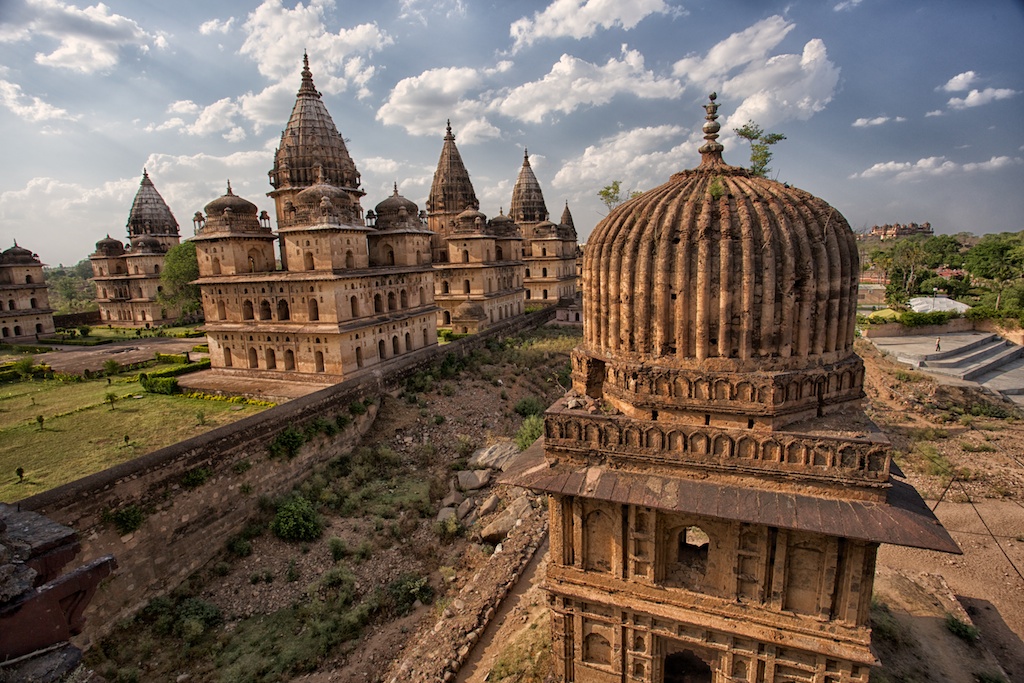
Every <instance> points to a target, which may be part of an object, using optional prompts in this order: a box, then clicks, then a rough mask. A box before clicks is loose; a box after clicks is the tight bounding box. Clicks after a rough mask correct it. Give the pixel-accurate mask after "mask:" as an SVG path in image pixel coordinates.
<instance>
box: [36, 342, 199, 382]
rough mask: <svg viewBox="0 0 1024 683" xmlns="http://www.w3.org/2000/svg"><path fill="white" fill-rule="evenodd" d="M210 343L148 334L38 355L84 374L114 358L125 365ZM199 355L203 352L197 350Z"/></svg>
mask: <svg viewBox="0 0 1024 683" xmlns="http://www.w3.org/2000/svg"><path fill="white" fill-rule="evenodd" d="M204 343H206V340H205V339H175V338H170V337H146V338H143V339H129V340H125V341H117V342H113V343H110V344H103V345H100V346H86V347H83V346H62V347H61V346H56V345H53V346H55V348H58V349H59V350H57V351H50V352H48V353H41V354H37V355H36V356H35V359H36V362H37V363H43V364H46V365H49V366H50V367H51V368H53V370H54V371H55V372H67V373H74V374H76V375H80V374H82V372H84V371H85V370H89V371H96V370H102V369H103V364H104V363H105V362H106V361H108V360H110V359H111V358H113V359H114V360H116V361H117V362H118V363H120V364H121V365H128V364H130V363H139V362H142V361H145V360H152V358H153V355H154V354H157V353H185V352H186V351H191V350H192V347H194V346H195V345H196V344H204ZM193 355H194V356H195V357H196V358H199V357H200V356H201V354H193Z"/></svg>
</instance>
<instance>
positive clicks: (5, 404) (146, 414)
mask: <svg viewBox="0 0 1024 683" xmlns="http://www.w3.org/2000/svg"><path fill="white" fill-rule="evenodd" d="M108 392H113V393H115V394H117V396H118V399H119V400H117V401H116V402H115V404H114V408H113V410H111V407H110V405H109V403H107V402H106V399H105V397H106V394H107V393H108ZM261 410H263V408H262V407H259V406H250V405H240V404H232V403H227V402H225V401H206V400H203V399H191V398H185V397H183V396H163V395H159V394H147V393H145V392H143V391H142V388H141V387H140V386H139V384H138V382H127V381H125V380H123V379H122V380H118V379H116V378H115V380H114V382H113V384H111V385H108V384H107V381H106V380H105V379H99V380H91V381H87V382H68V383H64V382H59V381H57V380H45V381H32V382H18V383H14V384H5V385H0V502H5V503H9V502H13V501H16V500H20V499H22V498H26V497H28V496H31V495H34V494H36V493H40V492H42V491H46V490H47V489H51V488H53V487H55V486H60V485H61V484H66V483H67V482H69V481H74V480H75V479H79V478H81V477H84V476H86V475H88V474H92V473H94V472H98V471H100V470H103V469H106V468H108V467H111V466H113V465H116V464H118V463H121V462H124V461H126V460H131V459H132V458H136V457H138V456H140V455H143V454H145V453H149V452H151V451H154V450H157V449H159V448H163V447H164V446H169V445H171V444H173V443H177V442H178V441H182V440H184V439H187V438H190V437H193V436H196V435H197V434H201V433H203V432H206V431H209V430H210V429H213V428H215V427H219V426H221V425H224V424H228V423H230V422H234V421H236V420H239V419H241V418H243V417H246V416H248V415H252V414H254V413H256V412H259V411H261ZM200 411H202V413H203V422H205V424H200V420H199V416H198V413H199V412H200ZM37 415H42V416H43V429H42V431H40V430H39V424H38V422H37V420H36V416H37ZM125 436H127V437H128V443H127V444H126V443H125ZM19 467H21V468H24V474H25V478H24V481H21V482H19V480H18V477H17V475H16V470H17V469H18V468H19Z"/></svg>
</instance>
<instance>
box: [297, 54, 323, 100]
mask: <svg viewBox="0 0 1024 683" xmlns="http://www.w3.org/2000/svg"><path fill="white" fill-rule="evenodd" d="M299 95H316V96H318V97H319V95H320V93H318V92H317V91H316V87H315V86H314V85H313V72H312V71H310V70H309V55H308V54H307V53H306V51H305V50H303V51H302V85H300V86H299Z"/></svg>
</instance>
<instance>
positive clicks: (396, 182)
mask: <svg viewBox="0 0 1024 683" xmlns="http://www.w3.org/2000/svg"><path fill="white" fill-rule="evenodd" d="M394 196H395V197H397V196H398V181H397V180H396V181H395V194H394Z"/></svg>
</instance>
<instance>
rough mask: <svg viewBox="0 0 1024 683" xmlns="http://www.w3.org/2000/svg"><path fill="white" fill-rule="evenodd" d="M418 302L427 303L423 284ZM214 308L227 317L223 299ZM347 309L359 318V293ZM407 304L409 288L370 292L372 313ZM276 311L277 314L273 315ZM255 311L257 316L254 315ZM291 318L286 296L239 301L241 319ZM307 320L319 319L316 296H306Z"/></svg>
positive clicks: (353, 316)
mask: <svg viewBox="0 0 1024 683" xmlns="http://www.w3.org/2000/svg"><path fill="white" fill-rule="evenodd" d="M419 298H420V301H419V304H418V305H420V306H423V305H425V304H426V303H428V302H427V301H426V290H425V289H424V288H423V287H420V288H419ZM215 305H216V309H217V320H227V319H228V310H227V303H226V302H225V301H224V300H223V299H218V300H217V302H216V304H215ZM348 305H349V313H350V315H351V317H352V318H359V317H361V316H363V315H364V313H363V306H361V305H360V303H359V297H357V296H356V295H354V294H353V295H352V296H351V297H349V301H348ZM409 307H410V301H409V292H408V290H406V289H404V288H403V289H401V290H398V292H397V293H396V292H395V291H390V292H387V293H386V294H384V295H382V294H381V293H380V292H377V293H375V294H374V295H373V312H374V313H390V312H391V311H397V310H402V309H406V308H409ZM275 313H276V315H275ZM257 315H258V317H257ZM257 319H258V320H278V321H284V320H291V307H290V306H289V305H288V301H287V300H286V299H283V298H282V299H278V300H277V304H276V306H273V305H271V303H270V301H269V300H268V299H261V300H259V301H258V303H256V302H254V301H253V300H252V299H244V300H243V301H242V320H257ZM306 320H308V321H311V322H312V321H318V320H320V303H319V302H318V301H317V299H316V298H315V297H309V299H307V300H306Z"/></svg>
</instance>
